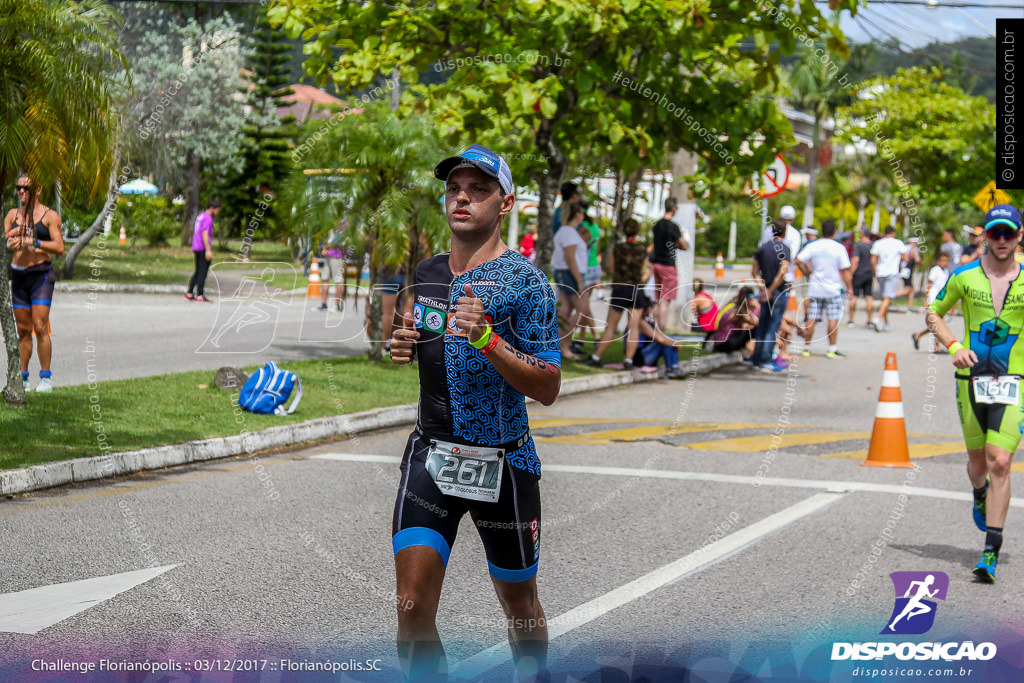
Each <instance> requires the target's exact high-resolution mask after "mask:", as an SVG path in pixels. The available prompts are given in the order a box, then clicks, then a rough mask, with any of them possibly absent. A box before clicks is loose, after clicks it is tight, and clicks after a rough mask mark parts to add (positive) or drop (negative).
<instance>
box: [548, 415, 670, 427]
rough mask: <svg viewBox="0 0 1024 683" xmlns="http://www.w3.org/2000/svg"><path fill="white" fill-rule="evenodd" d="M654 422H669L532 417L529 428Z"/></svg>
mask: <svg viewBox="0 0 1024 683" xmlns="http://www.w3.org/2000/svg"><path fill="white" fill-rule="evenodd" d="M615 422H618V423H629V424H633V423H636V422H648V423H650V422H655V423H658V422H660V423H666V422H670V421H669V420H633V419H628V420H624V419H622V418H619V417H534V416H532V415H531V416H530V427H532V428H534V429H543V428H548V427H572V426H574V425H600V424H608V423H615Z"/></svg>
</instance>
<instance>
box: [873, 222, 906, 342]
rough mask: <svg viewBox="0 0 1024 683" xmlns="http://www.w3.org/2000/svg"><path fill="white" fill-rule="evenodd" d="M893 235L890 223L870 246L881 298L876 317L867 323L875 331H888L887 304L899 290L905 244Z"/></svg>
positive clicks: (894, 233) (893, 229) (894, 232)
mask: <svg viewBox="0 0 1024 683" xmlns="http://www.w3.org/2000/svg"><path fill="white" fill-rule="evenodd" d="M895 235H896V228H894V227H893V226H891V225H890V226H888V227H886V229H885V237H883V238H882V239H880V240H878V241H877V242H875V243H874V244H873V245H872V246H871V266H872V267H873V268H874V269H875V278H876V279H877V280H878V295H879V296H880V297H881V298H882V305H881V306H879V307H878V317H876V318H875V319H874V321H872V323H868V327H871V326H872V324H873V325H874V329H875V331H876V332H888V331H889V329H890V327H889V304H890V303H892V299H893V297H894V296H896V293H897V292H898V291H899V288H900V268H902V265H903V262H904V261H905V260H906V254H907V245H905V244H903V242H902V241H900V240H898V239H896V237H895Z"/></svg>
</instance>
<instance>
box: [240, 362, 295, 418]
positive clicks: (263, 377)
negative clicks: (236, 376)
mask: <svg viewBox="0 0 1024 683" xmlns="http://www.w3.org/2000/svg"><path fill="white" fill-rule="evenodd" d="M295 385H298V388H297V389H295ZM292 389H295V398H294V399H292V404H291V405H290V406H288V407H287V408H285V407H284V402H285V401H287V400H288V397H289V396H290V395H291V393H292ZM301 399H302V380H301V379H299V376H298V375H296V374H295V373H294V372H289V371H287V370H282V369H281V368H279V367H277V365H276V364H275V363H274V361H269V362H267V364H266V365H265V366H263V367H262V368H260V369H259V370H257V371H256V372H254V373H253V374H252V376H251V377H250V378H249V379H248V380H247V381H246V383H245V386H243V387H242V390H241V391H240V392H239V393H238V405H239V407H241V408H244V409H245V410H248V411H249V412H250V413H259V414H261V415H271V414H273V415H291V414H292V413H294V412H295V408H296V407H297V406H298V405H299V401H300V400H301Z"/></svg>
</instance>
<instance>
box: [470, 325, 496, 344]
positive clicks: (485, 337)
mask: <svg viewBox="0 0 1024 683" xmlns="http://www.w3.org/2000/svg"><path fill="white" fill-rule="evenodd" d="M466 340H467V341H468V342H469V345H470V346H472V347H473V348H474V349H482V348H484V347H485V346H487V342H489V341H491V326H490V325H488V326H487V329H486V330H484V333H483V334H482V335H480V338H479V339H477V340H476V341H473V340H472V339H470V338H469V335H468V334H467V335H466Z"/></svg>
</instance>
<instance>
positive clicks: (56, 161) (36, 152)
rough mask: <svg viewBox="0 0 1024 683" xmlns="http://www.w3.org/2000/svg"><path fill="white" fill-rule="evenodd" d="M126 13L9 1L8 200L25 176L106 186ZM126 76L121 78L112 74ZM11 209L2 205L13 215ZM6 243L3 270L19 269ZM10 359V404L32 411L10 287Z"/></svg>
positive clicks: (4, 70) (5, 318)
mask: <svg viewBox="0 0 1024 683" xmlns="http://www.w3.org/2000/svg"><path fill="white" fill-rule="evenodd" d="M118 21H119V19H118V15H117V14H116V13H115V12H114V11H113V10H111V9H110V8H109V7H108V6H107V5H105V4H104V3H102V2H100V1H99V0H82V1H81V2H74V3H54V2H49V1H48V0H0V74H2V75H0V84H2V89H3V90H2V93H3V95H2V97H0V121H3V126H2V128H0V197H7V196H8V194H7V193H8V191H9V189H8V188H9V187H10V183H11V181H13V180H15V179H16V177H17V176H18V174H19V173H21V172H25V173H27V174H28V175H29V176H31V177H32V179H33V180H34V181H35V182H37V183H39V184H40V185H41V186H42V187H43V188H44V189H48V188H53V187H54V185H55V184H56V183H57V182H60V183H61V184H62V185H64V186H68V187H70V186H77V185H84V186H86V187H89V188H91V189H92V190H93V191H94V192H99V191H102V190H104V189H106V186H105V183H106V181H107V178H108V172H109V171H110V166H111V162H112V150H113V149H114V147H115V142H116V140H117V139H118V136H119V131H120V125H119V124H120V120H119V118H118V116H117V114H116V105H117V101H118V99H119V95H120V93H121V91H122V89H123V87H124V86H126V85H127V84H128V81H127V79H126V77H125V76H124V72H125V70H126V67H127V64H126V63H125V61H124V58H123V56H122V55H121V52H120V48H119V40H118V33H117V24H118ZM116 69H121V74H122V75H121V77H120V78H112V77H111V75H110V74H111V71H112V70H116ZM6 208H7V207H5V206H0V213H2V214H4V215H6V213H7V210H6ZM10 256H11V255H10V252H9V250H8V249H7V247H6V240H3V241H2V242H0V272H2V273H6V272H7V268H8V264H9V263H10ZM0 329H2V330H3V336H4V347H5V350H6V352H7V386H6V387H5V388H4V398H5V399H6V401H7V402H8V403H9V404H11V405H19V406H20V405H24V404H25V391H24V388H23V386H22V382H21V372H20V364H19V352H18V334H17V329H16V325H15V321H14V309H13V306H12V301H11V289H10V287H7V286H2V287H0Z"/></svg>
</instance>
